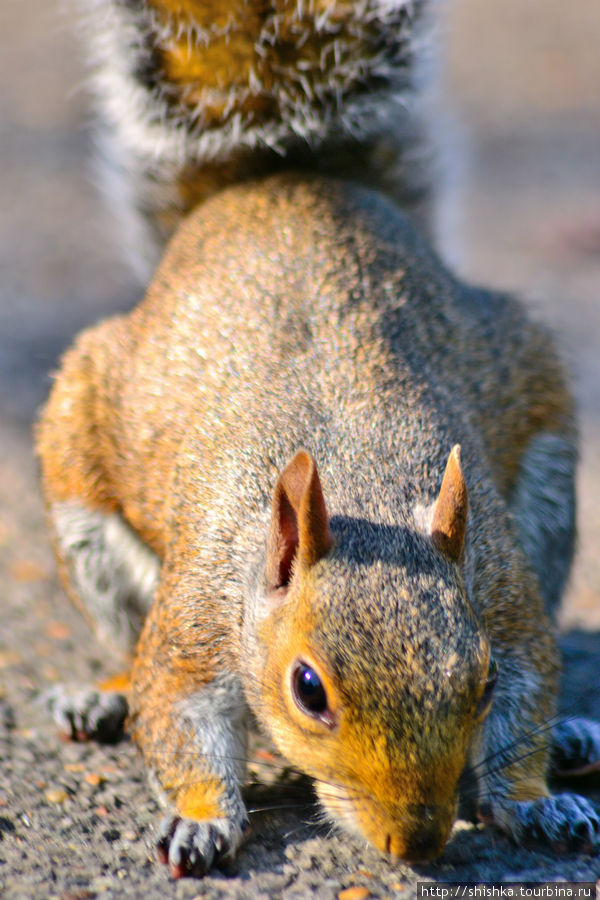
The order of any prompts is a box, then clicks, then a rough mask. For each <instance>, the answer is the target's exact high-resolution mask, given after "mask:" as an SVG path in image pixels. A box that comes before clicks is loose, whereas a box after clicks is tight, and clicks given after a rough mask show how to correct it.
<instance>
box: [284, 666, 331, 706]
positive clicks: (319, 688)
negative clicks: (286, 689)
mask: <svg viewBox="0 0 600 900" xmlns="http://www.w3.org/2000/svg"><path fill="white" fill-rule="evenodd" d="M292 693H293V695H294V700H295V701H296V704H297V705H298V706H299V707H300V709H301V710H302V711H303V712H305V713H308V715H309V716H314V717H315V718H321V716H322V715H323V714H324V713H325V712H326V711H327V695H326V693H325V688H324V687H323V683H322V682H321V679H320V678H319V676H318V675H317V673H316V672H315V670H314V669H311V667H310V666H307V665H306V663H303V662H301V663H298V665H297V666H296V668H295V669H294V671H293V673H292Z"/></svg>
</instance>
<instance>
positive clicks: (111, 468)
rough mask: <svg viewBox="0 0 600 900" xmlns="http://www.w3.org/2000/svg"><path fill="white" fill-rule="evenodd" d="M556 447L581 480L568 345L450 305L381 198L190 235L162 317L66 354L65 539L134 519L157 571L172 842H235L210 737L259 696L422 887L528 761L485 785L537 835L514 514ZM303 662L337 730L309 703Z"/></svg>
mask: <svg viewBox="0 0 600 900" xmlns="http://www.w3.org/2000/svg"><path fill="white" fill-rule="evenodd" d="M546 433H551V434H554V435H556V436H557V439H560V441H562V442H563V444H564V446H565V448H566V452H567V453H568V455H569V458H571V459H572V458H573V457H574V450H573V440H574V438H573V424H572V409H571V402H570V399H569V393H568V390H567V387H566V384H565V380H564V376H563V374H562V371H561V367H560V364H559V362H558V360H557V358H556V354H555V351H554V349H553V346H552V343H551V342H550V340H549V339H548V337H547V335H546V334H545V333H544V331H543V330H542V329H540V328H538V327H536V326H534V325H532V324H531V323H530V322H529V321H528V320H527V318H526V317H525V315H524V313H523V311H522V309H521V308H520V307H519V306H518V304H517V303H516V302H515V301H513V300H512V299H510V298H508V297H505V296H500V295H493V294H488V293H485V292H482V291H476V290H474V289H472V288H468V287H465V286H464V285H460V284H459V283H457V282H456V281H455V280H454V279H453V278H452V277H451V276H450V275H449V274H448V273H447V272H446V271H445V270H444V269H443V268H442V267H441V266H440V264H439V262H438V261H437V259H436V258H435V257H434V256H433V254H432V253H431V251H430V250H428V249H427V247H426V245H425V244H423V243H422V242H421V241H420V239H419V238H418V237H417V236H416V234H415V233H414V231H413V230H412V228H411V226H410V225H409V224H408V223H407V221H406V220H405V219H404V218H403V217H402V215H401V214H400V213H399V212H398V210H397V209H396V208H395V207H394V206H393V205H392V204H391V203H390V202H389V201H387V200H385V199H383V198H382V197H381V195H377V194H375V193H370V192H368V191H365V190H364V189H360V188H357V187H355V186H352V185H350V184H345V183H343V182H336V181H332V180H320V179H308V178H307V177H305V176H278V177H274V178H271V179H267V180H265V181H259V182H256V183H254V184H247V185H242V186H239V187H235V188H232V189H230V190H228V191H225V192H223V193H221V194H220V195H219V196H218V197H216V198H214V199H213V200H209V201H207V202H206V204H204V206H203V207H201V208H200V209H199V210H198V211H197V212H196V213H195V214H194V215H193V216H192V217H191V218H190V219H189V220H188V221H187V222H186V223H185V224H184V225H183V226H182V228H181V230H180V232H179V234H178V236H177V238H176V240H175V241H174V242H173V244H172V246H171V247H170V249H169V252H168V254H167V256H166V257H165V260H164V262H163V264H162V266H161V267H160V269H159V271H158V273H157V275H156V278H155V280H154V282H153V284H152V285H151V287H150V289H149V291H148V295H147V297H146V299H145V300H144V302H143V303H142V304H141V305H140V306H139V307H138V308H137V309H135V310H134V311H133V312H132V313H131V314H130V315H129V316H126V317H120V318H116V319H113V320H111V321H109V322H106V323H104V324H102V325H100V326H98V327H97V328H96V329H92V330H90V331H88V332H86V333H85V334H83V335H82V336H81V337H80V338H79V340H78V342H77V344H76V345H75V347H74V348H73V349H72V350H70V351H69V352H68V353H67V354H66V356H65V359H64V363H63V368H62V372H61V374H60V375H59V377H58V378H57V381H56V384H55V386H54V389H53V392H52V395H51V398H50V400H49V403H48V406H47V408H46V410H45V412H44V415H43V417H42V420H41V423H40V426H39V429H38V449H39V453H40V457H41V461H42V471H43V483H44V489H45V493H46V497H47V501H48V504H49V509H50V513H51V516H52V510H53V508H54V506H55V504H57V503H67V504H68V503H76V504H83V505H84V506H85V507H89V508H93V509H98V510H103V511H105V512H107V513H108V512H112V511H114V510H118V511H119V513H120V515H121V516H122V517H123V519H124V520H125V521H126V522H127V523H129V525H130V526H131V527H132V528H133V529H134V530H135V532H136V533H137V534H138V535H139V537H140V538H141V540H142V541H144V542H145V543H146V544H147V545H149V546H150V547H152V549H153V550H154V552H155V553H156V554H157V555H158V556H159V558H160V560H161V562H162V570H161V579H160V583H159V587H158V591H157V595H156V598H155V602H154V605H153V607H152V609H151V611H150V613H149V616H148V618H147V620H146V623H145V626H144V629H143V632H142V635H141V637H140V641H139V644H138V647H137V649H136V652H135V661H134V669H133V692H132V729H133V734H134V737H135V739H136V740H137V742H138V743H139V745H140V747H141V748H142V751H143V753H144V756H145V759H146V762H147V764H148V765H149V767H150V768H151V769H152V770H154V771H155V773H156V774H157V776H158V778H159V781H160V782H161V784H162V787H163V790H164V791H165V792H166V794H167V796H168V798H169V800H170V802H171V803H172V804H174V807H175V809H176V810H178V811H179V812H178V815H186V814H188V813H189V810H190V809H191V808H192V807H193V808H194V809H195V810H198V809H200V808H204V807H203V804H204V802H205V801H206V804H207V808H208V807H210V809H212V810H214V809H216V810H217V813H215V815H217V816H218V817H221V818H219V821H223V822H227V821H230V820H231V821H232V822H237V823H238V824H237V825H236V828H238V829H241V830H243V825H241V824H239V807H238V806H235V803H234V801H233V800H232V799H231V797H232V796H233V794H235V791H236V790H237V788H234V787H232V785H235V781H234V780H232V779H233V775H232V774H231V773H232V772H233V769H232V770H231V772H229V770H227V771H226V772H225V773H224V774H223V773H221V774H216V770H215V769H214V765H213V763H211V757H210V754H208V755H207V751H203V752H200V751H197V753H196V754H195V753H194V752H193V751H192V750H191V749H190V748H193V747H195V746H196V744H195V741H197V740H199V735H198V734H197V733H196V731H195V729H197V727H198V726H197V725H194V726H193V727H192V725H190V724H189V722H195V721H196V720H195V719H194V716H197V715H208V714H207V713H205V712H195V710H196V708H198V709H200V710H201V711H202V710H204V708H205V707H204V703H205V701H204V700H203V697H208V696H209V695H210V696H211V697H212V694H210V691H214V692H215V697H217V698H221V699H217V700H215V701H214V703H213V701H211V703H213V705H214V708H215V709H217V708H220V707H219V703H220V704H221V705H222V706H223V708H226V709H233V706H231V704H232V703H234V701H233V700H231V697H232V696H234V694H231V691H232V690H234V689H233V688H232V686H231V685H236V684H238V683H239V684H241V685H242V686H243V688H244V691H245V697H246V700H247V702H248V703H249V705H250V707H251V708H252V710H253V711H254V713H255V715H256V716H257V718H258V719H259V721H260V722H261V723H262V725H263V726H264V727H265V728H266V729H267V730H268V731H270V733H271V734H272V736H273V737H274V739H275V741H276V743H277V744H278V745H279V747H280V749H281V750H282V752H283V753H284V754H286V755H287V756H288V758H289V759H290V760H291V762H292V763H294V764H295V765H298V766H300V767H303V768H304V769H305V770H306V771H307V772H308V773H309V774H311V775H313V776H315V777H317V778H318V779H319V788H318V789H319V792H320V795H321V798H322V800H323V803H324V804H325V806H326V808H327V809H328V810H329V811H330V813H331V814H332V815H333V816H334V817H337V818H338V819H339V820H340V821H341V822H342V823H344V824H346V825H347V826H348V827H350V828H352V829H354V830H358V831H359V832H360V833H362V834H364V835H365V836H366V837H367V838H368V839H369V840H371V841H372V842H373V843H375V845H376V846H378V847H379V848H380V849H382V850H384V851H389V852H392V853H395V854H397V855H400V856H404V857H406V858H408V859H417V858H425V857H429V856H431V855H433V854H435V853H439V852H440V850H441V849H442V847H443V844H444V842H445V840H446V838H447V835H448V832H449V829H450V826H451V824H452V820H453V818H454V815H455V810H456V800H457V782H458V777H459V775H460V772H461V770H462V769H463V767H464V765H465V763H466V761H467V760H468V759H470V760H471V761H472V762H473V763H477V761H478V760H481V759H482V758H483V757H484V756H485V755H486V753H490V752H492V753H493V752H497V751H498V750H499V749H500V748H499V747H498V746H497V741H498V740H505V741H506V742H507V743H510V742H511V741H517V742H519V741H520V740H524V741H525V746H526V752H525V753H524V754H518V758H509V759H508V760H507V763H506V765H505V767H504V768H503V769H499V770H498V771H497V772H496V773H495V774H494V775H490V776H489V777H488V776H485V777H483V778H482V779H481V786H480V797H481V801H482V804H484V803H485V804H490V803H491V805H492V808H493V809H494V811H495V820H496V821H497V822H498V823H499V824H501V825H502V827H505V828H506V829H507V830H508V831H509V833H512V834H513V835H515V836H518V834H520V833H521V832H520V831H519V828H521V826H520V825H519V824H518V822H517V820H514V821H513V818H511V816H513V813H512V812H511V810H512V809H513V807H512V806H511V804H513V803H514V801H515V800H522V799H527V800H535V798H540V797H543V796H545V795H546V794H547V788H546V786H545V779H544V773H545V767H546V762H547V736H546V733H545V731H544V729H543V727H542V726H543V723H544V722H545V721H546V720H547V718H548V717H549V716H550V715H551V713H552V711H553V709H554V701H555V692H556V679H557V655H556V648H555V644H554V637H553V633H552V627H551V625H550V621H549V619H548V618H547V615H546V613H545V611H544V608H543V603H542V599H541V597H540V592H539V586H538V582H537V580H536V575H535V574H534V571H533V564H532V561H531V560H529V559H527V557H526V555H525V553H524V551H523V549H522V547H521V544H520V538H519V532H518V528H517V525H518V524H519V523H516V522H515V521H514V520H513V518H512V516H511V511H510V504H511V498H512V495H513V492H514V490H515V488H516V486H518V484H519V478H520V477H521V476H520V472H521V464H522V457H523V454H524V453H526V452H527V451H528V448H529V447H530V445H531V444H532V442H535V440H536V439H537V437H538V436H539V435H540V434H546ZM457 442H460V444H461V448H462V450H461V457H460V458H459V454H458V450H457V449H456V448H455V449H454V450H453V451H452V453H450V450H451V448H452V447H453V446H454V445H455V444H456V443H457ZM299 447H309V448H310V449H311V451H312V454H314V458H313V455H311V454H309V453H307V452H306V451H301V452H300V453H297V451H298V448H299ZM295 454H296V455H295ZM449 454H450V455H449ZM290 460H291V462H290ZM315 460H316V463H315ZM549 462H550V461H549ZM317 467H318V470H319V471H317ZM444 471H445V472H446V474H445V475H444ZM565 502H566V503H568V497H567V498H566V499H565ZM269 508H270V509H271V512H270V516H271V526H270V530H269ZM467 510H468V517H467ZM531 515H532V518H533V519H534V520H535V516H536V510H535V509H533V510H531ZM519 527H521V526H520V525H519ZM523 527H525V526H523ZM269 534H270V537H269ZM560 540H562V539H560ZM557 541H559V538H558V537H557ZM559 543H560V541H559ZM563 543H564V542H563ZM566 544H568V541H567V542H566V543H565V546H562V547H561V548H560V552H562V553H564V555H565V566H567V564H568V557H569V548H568V546H567V545H566ZM58 552H59V556H60V553H61V549H60V541H59V546H58ZM553 552H554V551H553ZM69 566H70V564H69V563H68V562H66V563H65V564H64V565H63V573H64V575H65V577H66V578H67V579H69V578H70V574H69V573H70V571H71V569H70V567H69ZM84 602H85V599H84ZM490 645H491V652H492V653H493V654H494V656H496V657H497V658H498V659H499V665H500V673H501V674H500V681H499V686H498V688H497V694H498V702H497V704H496V706H494V705H492V713H491V714H490V716H489V717H488V719H487V720H486V721H485V722H483V720H482V716H483V713H482V712H481V711H480V710H479V704H480V700H481V698H482V696H483V691H484V686H485V680H486V673H487V669H488V666H489V659H490ZM299 659H301V660H303V661H304V662H305V663H307V664H309V665H311V666H312V667H313V668H314V670H315V671H316V672H318V673H319V675H320V677H321V680H322V682H323V684H324V686H325V689H326V694H327V698H328V708H327V711H326V714H324V715H323V716H322V717H321V718H319V717H313V718H311V717H307V716H306V714H305V713H303V712H302V710H299V708H298V706H297V704H296V702H295V700H294V697H293V694H292V693H291V688H290V684H291V681H290V673H292V672H293V671H294V665H295V664H296V663H295V661H297V660H299ZM515 666H516V668H515ZM511 673H512V674H511ZM231 679H233V681H232V680H231ZM511 679H514V681H511ZM519 679H521V681H519ZM207 692H208V693H207ZM228 692H229V693H228ZM235 696H237V695H235ZM509 697H510V702H508V700H507V698H509ZM227 698H229V699H227ZM237 702H238V701H235V703H237ZM240 702H241V701H240ZM186 704H187V705H186ZM194 704H197V707H196V706H195V705H194ZM234 705H235V704H234ZM188 706H189V710H188V712H187V713H186V712H185V710H186V709H188ZM515 706H516V708H518V709H519V711H520V717H519V719H518V720H517V719H515V718H514V715H513V713H512V710H513V709H514V708H515ZM231 714H232V715H233V713H231ZM210 715H213V714H212V713H211V714H210ZM214 715H215V716H216V715H217V713H216V712H215V713H214ZM235 715H238V713H236V714H235ZM240 715H241V713H240ZM186 716H187V717H188V718H186ZM190 717H191V718H190ZM202 721H206V727H207V729H208V732H210V729H211V727H212V726H211V724H210V723H211V721H212V720H211V719H210V716H209V719H206V720H202ZM214 721H215V722H217V719H215V720H214ZM236 721H237V720H236ZM186 722H187V723H188V724H186ZM215 727H216V726H215ZM236 728H237V726H236ZM525 733H527V734H525ZM498 734H500V735H501V736H502V737H501V738H499V737H498ZM194 735H196V736H194ZM494 742H496V744H495V743H494ZM224 753H225V749H223V748H222V750H221V757H222V756H223V754H224ZM203 754H204V755H203ZM232 765H233V763H232ZM215 779H216V781H215ZM202 784H206V785H208V787H207V789H206V792H205V793H206V796H205V797H204V798H203V795H202V789H201V788H200V787H199V788H197V789H196V788H194V789H193V790H192V795H193V796H192V795H190V793H189V792H190V789H191V787H190V786H193V785H202ZM215 784H217V786H219V785H220V787H218V789H216V788H215ZM209 788H210V789H209ZM232 792H233V793H232ZM219 797H220V798H221V799H219ZM236 802H237V801H236ZM231 803H234V807H232V806H231ZM234 808H235V809H237V810H238V812H232V809H234ZM242 808H243V807H242ZM486 808H487V807H486ZM236 817H238V818H236ZM426 822H427V823H429V824H427V825H426V824H425V823H426ZM515 823H516V824H515ZM241 830H239V833H240V834H241ZM232 841H233V839H232ZM234 849H235V841H234V842H233V843H232V844H231V851H232V852H233V851H234ZM211 858H212V857H211ZM208 864H210V863H208ZM174 865H175V864H174ZM175 868H176V871H178V872H179V869H178V868H177V867H175Z"/></svg>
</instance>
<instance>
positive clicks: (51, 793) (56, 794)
mask: <svg viewBox="0 0 600 900" xmlns="http://www.w3.org/2000/svg"><path fill="white" fill-rule="evenodd" d="M68 796H69V795H68V794H67V792H66V791H65V790H63V789H62V788H50V789H49V790H47V791H45V792H44V797H45V798H46V800H47V801H48V803H64V802H65V800H67V798H68Z"/></svg>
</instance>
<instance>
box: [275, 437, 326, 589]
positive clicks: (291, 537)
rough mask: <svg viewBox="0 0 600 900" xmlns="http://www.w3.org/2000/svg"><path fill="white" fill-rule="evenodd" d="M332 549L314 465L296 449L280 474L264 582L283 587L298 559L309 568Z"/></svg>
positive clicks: (311, 460)
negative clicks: (265, 580)
mask: <svg viewBox="0 0 600 900" xmlns="http://www.w3.org/2000/svg"><path fill="white" fill-rule="evenodd" d="M330 547H331V537H330V535H329V518H328V516H327V509H326V508H325V500H324V498H323V491H322V489H321V481H320V479H319V473H318V472H317V466H316V463H315V461H314V459H313V457H312V455H311V454H310V453H309V452H308V451H307V450H298V452H297V453H296V455H295V456H294V458H293V459H292V460H291V462H289V463H288V464H287V466H286V467H285V469H284V470H283V472H282V473H281V474H280V476H279V478H278V480H277V484H276V485H275V492H274V494H273V504H272V512H271V531H270V534H269V541H268V545H267V573H266V574H267V583H268V585H269V587H270V588H278V587H285V585H286V584H288V582H289V580H290V577H291V570H292V563H293V562H294V560H295V559H296V558H297V559H298V561H299V562H300V563H301V564H303V565H305V566H312V565H314V564H315V563H316V562H318V561H319V560H320V559H321V557H322V556H324V555H325V554H326V553H327V551H328V550H329V548H330Z"/></svg>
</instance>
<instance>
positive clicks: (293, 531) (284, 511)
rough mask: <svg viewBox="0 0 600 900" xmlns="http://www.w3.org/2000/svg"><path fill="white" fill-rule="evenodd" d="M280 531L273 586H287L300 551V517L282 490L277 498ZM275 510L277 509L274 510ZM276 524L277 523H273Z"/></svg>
mask: <svg viewBox="0 0 600 900" xmlns="http://www.w3.org/2000/svg"><path fill="white" fill-rule="evenodd" d="M277 499H278V501H279V503H278V506H279V509H278V531H279V535H278V538H277V556H278V560H277V570H278V571H277V584H275V585H273V587H285V585H286V584H288V582H289V580H290V577H291V574H292V564H293V562H294V558H295V556H296V553H297V552H298V519H297V516H296V513H295V512H294V509H293V507H292V504H291V503H290V501H289V500H288V498H287V495H286V494H285V493H284V492H283V491H282V492H281V493H280V495H279V497H278V498H277ZM274 512H275V511H274ZM273 524H275V523H273Z"/></svg>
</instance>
